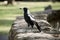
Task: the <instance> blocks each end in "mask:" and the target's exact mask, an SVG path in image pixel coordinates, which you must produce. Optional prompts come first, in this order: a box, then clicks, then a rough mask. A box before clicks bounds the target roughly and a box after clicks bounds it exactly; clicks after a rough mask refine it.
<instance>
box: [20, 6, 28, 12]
mask: <svg viewBox="0 0 60 40" xmlns="http://www.w3.org/2000/svg"><path fill="white" fill-rule="evenodd" d="M20 9H22V10H23V11H24V13H27V11H28V8H27V7H24V8H20Z"/></svg>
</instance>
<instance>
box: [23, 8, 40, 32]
mask: <svg viewBox="0 0 60 40" xmlns="http://www.w3.org/2000/svg"><path fill="white" fill-rule="evenodd" d="M23 11H24V19H25V21H26V23H27V24H28V27H29V26H31V27H32V28H33V26H34V24H35V25H36V27H37V29H38V30H39V31H40V32H41V28H40V26H39V25H38V23H37V22H36V21H35V19H34V18H33V17H32V15H31V14H30V12H29V10H28V8H23Z"/></svg>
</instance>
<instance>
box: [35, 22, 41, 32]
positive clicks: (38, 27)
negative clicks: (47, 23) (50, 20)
mask: <svg viewBox="0 0 60 40" xmlns="http://www.w3.org/2000/svg"><path fill="white" fill-rule="evenodd" d="M34 23H35V25H36V27H37V29H38V30H39V31H40V32H41V26H39V25H38V23H37V22H36V21H34Z"/></svg>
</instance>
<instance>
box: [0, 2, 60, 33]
mask: <svg viewBox="0 0 60 40" xmlns="http://www.w3.org/2000/svg"><path fill="white" fill-rule="evenodd" d="M0 4H1V3H0ZM48 5H52V7H53V9H55V10H58V9H60V3H59V2H56V3H52V2H17V3H15V5H14V6H12V5H8V6H6V5H0V34H8V32H9V30H10V28H11V24H12V23H13V21H14V20H15V19H16V17H17V16H23V12H22V10H20V9H19V8H21V7H28V8H29V9H30V11H31V12H35V11H44V7H45V6H48Z"/></svg>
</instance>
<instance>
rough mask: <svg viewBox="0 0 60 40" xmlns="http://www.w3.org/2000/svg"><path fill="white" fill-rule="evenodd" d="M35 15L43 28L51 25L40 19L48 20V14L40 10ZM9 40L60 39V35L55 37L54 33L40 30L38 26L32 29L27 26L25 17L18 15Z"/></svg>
mask: <svg viewBox="0 0 60 40" xmlns="http://www.w3.org/2000/svg"><path fill="white" fill-rule="evenodd" d="M33 15H34V16H35V19H36V21H37V22H38V24H39V25H42V26H41V27H42V29H44V27H49V25H47V24H45V23H41V22H40V19H44V20H46V17H47V14H45V13H44V12H43V13H41V12H39V13H37V14H33ZM54 35H55V34H54ZM57 35H58V34H57ZM59 36H60V35H59ZM9 40H60V37H54V36H53V34H49V33H47V32H45V30H42V32H39V31H38V29H37V28H36V26H34V27H33V29H32V28H31V27H28V26H27V23H26V22H25V20H24V17H20V16H18V17H17V18H16V20H15V21H14V23H13V24H12V27H11V30H10V32H9Z"/></svg>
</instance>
